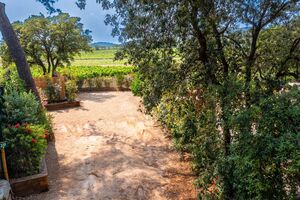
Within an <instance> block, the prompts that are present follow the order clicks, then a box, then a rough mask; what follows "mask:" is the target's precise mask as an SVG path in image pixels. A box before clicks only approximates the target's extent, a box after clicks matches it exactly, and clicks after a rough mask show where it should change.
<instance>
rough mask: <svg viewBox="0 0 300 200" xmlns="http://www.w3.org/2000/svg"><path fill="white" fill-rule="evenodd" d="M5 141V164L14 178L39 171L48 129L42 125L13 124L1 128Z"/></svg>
mask: <svg viewBox="0 0 300 200" xmlns="http://www.w3.org/2000/svg"><path fill="white" fill-rule="evenodd" d="M3 136H4V139H5V140H6V142H7V150H6V156H7V166H8V171H9V172H10V173H11V176H13V177H14V178H18V177H23V176H27V175H32V174H36V173H39V172H40V166H41V165H40V164H41V160H42V158H43V156H44V155H45V150H46V145H47V142H46V138H47V137H48V130H45V129H44V127H43V126H39V125H29V124H22V125H21V124H19V123H17V124H15V125H12V126H8V127H7V128H5V129H4V130H3Z"/></svg>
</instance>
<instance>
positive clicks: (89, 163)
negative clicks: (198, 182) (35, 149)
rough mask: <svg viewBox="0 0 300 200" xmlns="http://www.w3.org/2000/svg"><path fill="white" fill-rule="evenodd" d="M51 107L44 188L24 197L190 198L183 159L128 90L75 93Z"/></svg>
mask: <svg viewBox="0 0 300 200" xmlns="http://www.w3.org/2000/svg"><path fill="white" fill-rule="evenodd" d="M79 99H80V100H81V101H82V106H81V107H79V108H73V109H66V110H61V111H55V112H51V113H52V115H53V117H54V118H53V121H54V127H55V142H50V144H49V148H48V151H47V155H46V160H47V166H48V173H49V182H50V190H49V191H48V192H45V193H42V194H38V195H33V196H30V197H27V198H26V200H86V199H87V200H167V199H170V200H177V199H178V200H189V199H196V191H195V188H194V186H193V184H192V182H193V180H194V179H195V177H194V175H193V174H192V172H191V170H190V165H189V162H188V161H187V160H186V159H182V156H180V155H179V153H178V152H176V151H175V150H174V149H173V148H172V144H171V141H170V137H169V136H168V135H167V134H166V133H164V131H163V130H162V129H161V127H160V126H159V124H157V123H156V121H155V120H153V118H151V117H150V116H149V115H145V114H143V112H142V110H143V107H142V106H141V104H140V99H139V98H137V97H134V96H133V95H132V94H131V93H130V92H97V93H81V94H80V95H79Z"/></svg>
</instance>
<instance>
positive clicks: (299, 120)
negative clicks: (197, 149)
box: [231, 88, 300, 199]
mask: <svg viewBox="0 0 300 200" xmlns="http://www.w3.org/2000/svg"><path fill="white" fill-rule="evenodd" d="M299 102H300V91H299V90H298V89H296V88H294V89H292V90H291V91H288V92H284V93H283V94H277V95H273V96H271V97H269V98H266V99H264V100H262V101H261V102H260V104H259V105H258V106H255V107H252V108H250V109H246V110H245V111H243V112H241V113H240V114H239V115H238V116H237V118H236V121H235V122H236V124H237V127H236V129H235V132H236V133H239V135H240V136H239V138H236V140H237V141H238V142H235V143H234V145H233V146H232V152H234V154H233V155H232V158H231V159H232V161H233V163H234V166H237V167H235V170H234V174H233V180H234V185H235V187H236V188H235V189H236V191H237V196H236V199H296V198H297V190H298V189H297V188H298V186H299V177H300V162H299V161H300V154H299V149H300V143H299V141H300V129H299V128H300V104H299ZM249 119H250V120H251V121H252V122H253V127H254V129H255V130H247V129H245V123H247V121H248V120H249ZM245 120H246V121H245Z"/></svg>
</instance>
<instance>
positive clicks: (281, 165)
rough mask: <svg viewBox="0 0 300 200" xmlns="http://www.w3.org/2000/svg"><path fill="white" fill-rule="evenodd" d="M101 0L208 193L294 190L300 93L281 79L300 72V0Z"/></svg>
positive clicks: (240, 195) (146, 94) (253, 195)
mask: <svg viewBox="0 0 300 200" xmlns="http://www.w3.org/2000/svg"><path fill="white" fill-rule="evenodd" d="M80 2H81V3H83V5H84V3H86V1H80ZM97 2H98V3H101V4H102V6H103V7H104V8H105V9H110V8H114V9H115V11H116V13H115V14H112V15H107V19H106V23H107V24H110V25H112V26H113V35H114V36H118V37H119V39H120V41H122V42H124V46H123V51H122V52H121V53H120V54H118V56H120V57H128V60H129V62H131V63H133V64H135V65H137V66H138V67H139V68H138V75H137V78H139V79H140V80H139V81H137V83H139V84H141V86H142V87H141V89H139V90H140V91H139V93H140V95H141V96H142V98H143V101H144V104H145V106H146V108H147V109H148V111H150V112H154V113H156V114H157V115H158V117H159V119H160V120H161V122H162V123H163V124H164V125H165V126H166V127H167V128H168V129H169V130H170V131H171V133H172V134H173V137H174V140H175V144H176V146H177V147H178V148H179V149H181V150H183V151H188V152H190V153H191V155H192V156H193V168H194V169H195V171H196V172H197V173H198V175H199V178H198V179H197V181H196V184H197V186H198V187H199V196H200V197H201V199H296V197H297V187H298V186H299V177H300V170H299V169H300V166H299V160H300V158H299V149H300V146H299V142H298V141H299V136H300V134H299V125H300V121H299V120H298V119H299V112H298V111H299V109H300V108H299V95H300V94H299V91H298V90H290V92H286V93H282V89H283V88H284V86H285V85H286V84H287V83H288V82H292V81H299V66H300V63H299V60H300V59H299V56H300V54H299V50H300V42H299V41H300V30H299V15H300V4H299V3H300V1H299V0H261V1H256V0H247V1H244V0H226V1H224V0H206V1H203V0H190V1H181V0H163V1H155V0H147V1H140V0H132V1H122V0H113V1H109V0H98V1H97ZM44 3H45V1H44ZM77 3H78V2H77ZM297 102H298V103H297Z"/></svg>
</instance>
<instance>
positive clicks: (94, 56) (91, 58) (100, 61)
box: [71, 49, 127, 66]
mask: <svg viewBox="0 0 300 200" xmlns="http://www.w3.org/2000/svg"><path fill="white" fill-rule="evenodd" d="M117 51H118V49H101V50H94V51H93V52H87V53H82V54H81V55H78V56H76V57H75V60H74V61H73V62H72V63H71V66H127V64H126V62H127V60H114V57H115V53H116V52H117Z"/></svg>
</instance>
